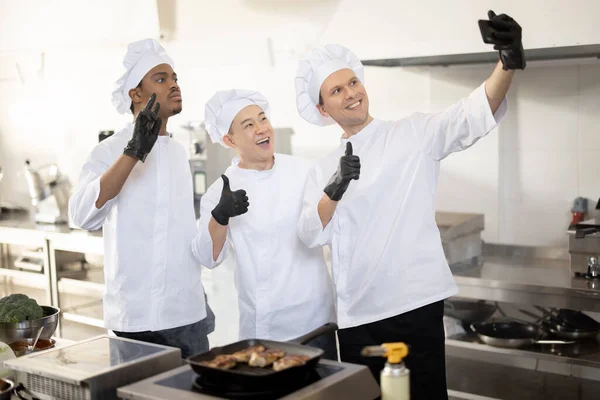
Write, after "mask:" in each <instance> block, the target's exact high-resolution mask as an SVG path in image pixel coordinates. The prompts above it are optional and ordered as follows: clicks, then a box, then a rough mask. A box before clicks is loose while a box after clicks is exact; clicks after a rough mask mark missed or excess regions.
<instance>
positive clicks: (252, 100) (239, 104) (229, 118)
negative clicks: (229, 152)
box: [204, 89, 271, 147]
mask: <svg viewBox="0 0 600 400" xmlns="http://www.w3.org/2000/svg"><path fill="white" fill-rule="evenodd" d="M251 105H257V106H259V107H260V108H261V109H262V110H263V111H264V112H265V114H266V115H267V118H270V117H271V109H270V107H269V102H268V101H267V99H266V97H265V96H263V95H262V94H261V93H260V92H256V91H252V90H243V89H231V90H222V91H219V92H217V93H215V94H214V95H213V97H211V98H210V100H208V101H207V102H206V106H205V107H204V125H205V126H206V130H207V131H208V134H209V136H210V138H211V140H212V142H213V143H220V144H221V145H222V146H225V147H227V146H226V145H225V142H223V136H225V135H227V132H229V128H230V127H231V123H232V122H233V119H234V118H235V116H236V115H237V114H238V113H239V112H240V111H242V109H244V108H246V107H248V106H251Z"/></svg>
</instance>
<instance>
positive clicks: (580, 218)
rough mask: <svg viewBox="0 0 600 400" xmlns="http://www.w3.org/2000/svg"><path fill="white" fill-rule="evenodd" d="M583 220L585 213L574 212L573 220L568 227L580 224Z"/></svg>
mask: <svg viewBox="0 0 600 400" xmlns="http://www.w3.org/2000/svg"><path fill="white" fill-rule="evenodd" d="M584 219H585V213H583V212H577V211H574V212H573V219H572V220H571V224H570V226H575V225H576V224H578V223H580V222H581V221H583V220H584Z"/></svg>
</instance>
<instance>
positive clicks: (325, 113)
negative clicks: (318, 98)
mask: <svg viewBox="0 0 600 400" xmlns="http://www.w3.org/2000/svg"><path fill="white" fill-rule="evenodd" d="M317 110H319V113H320V114H321V115H322V116H323V117H325V118H329V113H328V112H327V111H326V110H325V107H324V106H323V105H321V104H317Z"/></svg>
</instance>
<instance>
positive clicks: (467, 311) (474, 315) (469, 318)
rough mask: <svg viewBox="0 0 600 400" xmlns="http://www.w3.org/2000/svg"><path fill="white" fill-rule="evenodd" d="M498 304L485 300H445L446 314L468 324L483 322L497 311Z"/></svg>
mask: <svg viewBox="0 0 600 400" xmlns="http://www.w3.org/2000/svg"><path fill="white" fill-rule="evenodd" d="M496 308H497V307H496V306H495V305H493V304H488V303H486V302H485V301H484V300H480V301H468V300H454V299H451V300H445V301H444V315H447V316H449V317H453V318H456V319H459V320H461V321H462V322H465V323H467V324H473V323H477V322H483V321H485V320H487V319H488V318H490V317H491V316H492V315H493V314H494V313H495V312H496Z"/></svg>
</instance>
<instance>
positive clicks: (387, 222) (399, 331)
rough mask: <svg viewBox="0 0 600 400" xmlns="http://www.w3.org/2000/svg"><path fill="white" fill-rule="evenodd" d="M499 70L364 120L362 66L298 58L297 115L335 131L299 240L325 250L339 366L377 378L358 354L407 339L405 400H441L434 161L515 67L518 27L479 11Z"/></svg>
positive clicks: (487, 127)
mask: <svg viewBox="0 0 600 400" xmlns="http://www.w3.org/2000/svg"><path fill="white" fill-rule="evenodd" d="M489 18H490V21H489V24H490V26H491V32H492V35H491V37H490V38H489V40H490V42H491V43H493V44H494V48H495V49H496V50H499V52H500V53H499V55H500V61H499V62H498V64H497V65H496V67H495V69H494V71H493V72H492V74H491V76H490V77H489V78H488V79H487V80H486V81H485V82H484V83H482V84H481V85H480V86H479V87H478V88H477V89H475V90H474V91H473V92H472V93H471V94H470V95H469V96H467V97H466V98H464V99H462V100H460V101H459V102H457V103H455V104H454V105H452V106H450V107H449V108H447V109H446V110H445V111H443V112H440V113H436V114H421V113H416V114H413V115H411V116H409V117H407V118H404V119H401V120H397V121H383V120H379V119H374V118H373V117H371V115H370V114H369V97H368V96H367V90H366V88H365V86H364V77H363V66H362V64H361V62H360V60H359V59H358V58H357V57H356V55H354V53H352V52H351V51H350V50H348V49H346V48H344V47H342V46H339V45H329V46H326V47H325V49H315V50H313V51H312V52H310V53H309V55H308V56H307V57H306V58H305V59H303V60H301V61H300V63H299V65H298V72H297V75H296V80H295V84H296V94H297V97H296V100H297V101H296V104H297V108H298V112H299V113H300V116H302V117H303V118H304V119H305V120H307V121H308V122H310V123H312V124H315V125H318V126H324V125H329V124H334V123H337V125H338V126H339V127H340V128H341V129H342V130H343V135H342V137H341V143H340V145H339V147H338V148H337V149H336V150H335V151H333V152H332V153H330V154H329V155H327V156H325V157H324V158H322V159H321V160H319V161H317V163H316V164H315V166H314V167H313V168H312V170H311V172H310V173H309V176H308V180H307V184H306V189H305V194H304V207H303V210H302V215H301V218H300V220H299V223H298V230H299V235H300V236H301V238H302V240H303V241H304V242H305V243H306V244H307V245H309V246H311V247H319V246H322V245H326V244H329V245H331V253H332V275H333V282H334V286H335V289H336V293H337V304H336V307H337V312H338V325H339V326H340V330H339V331H338V339H339V346H340V357H341V360H342V361H347V362H354V363H360V364H366V365H368V366H369V368H370V369H371V372H372V373H373V375H374V376H375V377H376V378H377V379H379V372H380V371H381V369H382V368H383V365H384V362H385V361H384V359H383V358H382V359H381V360H379V359H377V358H366V357H362V356H361V354H360V351H361V349H362V348H363V347H364V346H370V345H378V344H381V343H386V342H399V341H402V342H406V343H407V344H408V345H409V346H410V352H409V355H408V358H407V359H406V363H407V366H408V368H409V369H410V371H411V398H413V399H445V398H447V396H448V394H447V390H446V374H445V353H444V326H443V322H442V317H443V300H444V299H445V298H448V297H450V296H452V295H455V294H456V293H457V287H456V284H455V282H454V279H453V278H452V274H451V272H450V269H449V267H448V264H447V261H446V258H445V256H444V251H443V249H442V243H441V238H440V233H439V230H438V228H437V225H436V222H435V187H436V183H437V179H438V174H439V168H440V161H441V160H443V159H444V158H445V157H447V156H448V155H450V154H451V153H453V152H457V151H461V150H464V149H466V148H468V147H470V146H471V145H473V144H474V143H475V142H477V141H478V140H479V139H481V138H482V137H484V136H485V135H486V134H488V133H489V132H490V131H491V130H492V129H494V128H495V127H496V126H497V125H498V123H499V122H500V120H501V119H502V118H503V116H504V115H505V113H506V110H507V103H506V99H505V96H506V94H507V92H508V89H509V87H510V84H511V81H512V78H513V75H514V70H515V69H524V68H525V56H524V51H523V46H522V43H521V27H520V26H519V24H517V22H515V21H514V20H513V19H512V18H510V17H509V16H507V15H498V16H496V15H495V14H494V13H493V12H490V13H489Z"/></svg>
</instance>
